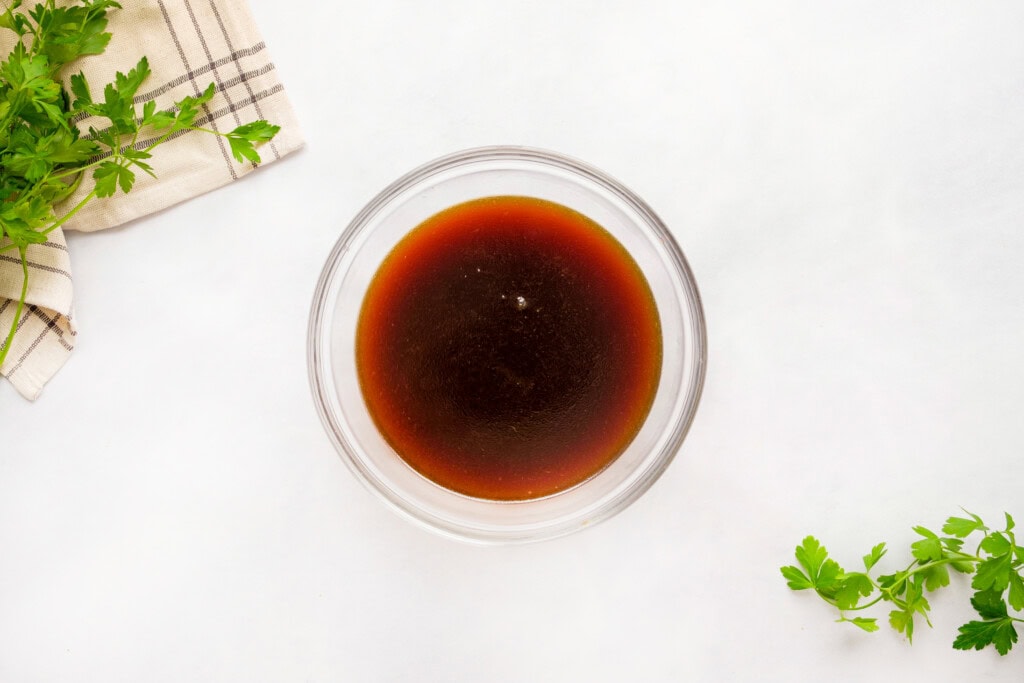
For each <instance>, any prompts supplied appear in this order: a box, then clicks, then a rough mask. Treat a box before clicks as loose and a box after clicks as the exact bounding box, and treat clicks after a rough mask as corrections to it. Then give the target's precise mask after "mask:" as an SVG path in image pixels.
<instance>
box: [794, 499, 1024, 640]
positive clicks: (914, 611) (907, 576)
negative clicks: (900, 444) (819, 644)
mask: <svg viewBox="0 0 1024 683" xmlns="http://www.w3.org/2000/svg"><path fill="white" fill-rule="evenodd" d="M964 512H965V514H967V517H950V518H949V519H947V520H946V523H945V524H944V525H943V527H942V534H944V535H939V534H937V533H935V532H934V531H932V530H930V529H927V528H925V527H923V526H916V527H914V528H913V530H914V533H916V534H917V535H918V536H920V539H919V540H917V541H915V542H914V543H912V544H911V546H910V553H911V555H912V556H913V558H914V560H913V561H912V562H911V563H910V564H908V565H907V566H906V567H905V568H904V569H902V570H900V571H897V572H895V573H892V574H885V575H880V576H878V577H872V576H871V571H872V569H873V568H874V567H875V565H876V564H877V563H878V561H879V560H881V559H882V557H883V556H884V555H885V553H886V548H885V544H884V543H879V544H878V545H876V546H875V547H874V548H872V549H871V552H869V553H868V554H867V555H865V556H864V557H863V560H862V561H863V564H864V571H846V570H845V569H843V568H842V567H840V566H839V564H838V563H837V562H836V561H835V560H833V559H831V558H830V557H829V556H828V551H826V550H825V547H824V546H823V545H821V543H820V542H819V541H818V539H816V538H814V537H813V536H808V537H807V538H805V539H804V540H803V542H802V543H801V544H800V545H798V546H797V548H796V560H797V563H798V565H799V566H788V567H782V568H781V569H782V575H783V576H784V577H785V579H786V583H787V585H788V586H789V587H790V588H792V589H793V590H797V591H799V590H808V589H810V590H814V592H815V593H817V595H818V596H819V597H820V598H821V599H822V600H824V601H825V602H827V603H828V604H830V605H832V606H833V607H835V608H836V609H837V610H838V612H839V619H838V620H837V621H840V622H846V623H850V624H853V625H854V626H857V627H859V628H861V629H864V630H865V631H877V630H878V629H879V626H878V623H877V619H876V618H874V617H861V616H856V613H858V612H860V611H861V610H865V609H868V608H870V607H872V606H874V605H876V604H878V603H880V602H887V603H891V604H892V606H893V609H892V611H890V612H889V625H890V626H892V627H893V628H894V629H896V630H897V631H898V632H900V633H902V634H904V635H905V636H906V637H907V640H908V641H911V642H912V641H913V637H914V624H915V620H916V619H918V618H920V619H923V620H924V621H925V623H927V624H928V626H931V621H930V620H929V618H928V615H929V611H930V610H931V606H930V605H929V604H928V599H927V597H926V596H927V594H929V593H931V592H932V591H935V590H938V589H939V588H942V587H944V586H948V585H949V583H950V570H952V571H954V572H959V573H962V574H973V578H972V579H971V587H972V588H973V589H974V595H973V597H972V598H971V605H972V606H973V607H974V609H975V611H976V612H977V613H978V617H979V618H978V619H976V620H972V621H969V622H968V623H966V624H964V625H963V626H961V627H960V629H959V635H958V636H957V638H956V640H954V641H953V647H954V648H956V649H958V650H970V649H975V650H981V649H983V648H985V647H987V646H992V647H994V648H995V649H996V650H997V651H998V652H999V654H1001V655H1005V654H1006V653H1007V652H1009V651H1010V648H1012V647H1013V644H1014V643H1016V642H1017V627H1016V624H1024V614H1021V611H1022V610H1024V577H1022V571H1024V546H1021V545H1018V543H1017V540H1016V537H1015V536H1014V531H1013V530H1014V526H1015V525H1014V521H1013V518H1012V517H1011V516H1010V515H1009V514H1007V515H1006V525H1005V527H1004V528H1003V529H1002V530H999V531H993V530H991V529H989V527H988V526H986V525H985V523H984V522H983V521H982V520H981V518H980V517H978V516H977V515H975V514H973V513H970V512H967V511H966V510H965V511H964ZM977 534H980V535H981V539H980V541H978V543H977V546H976V547H975V548H974V549H973V550H965V547H964V546H965V544H966V542H967V539H968V538H969V537H971V536H973V535H977Z"/></svg>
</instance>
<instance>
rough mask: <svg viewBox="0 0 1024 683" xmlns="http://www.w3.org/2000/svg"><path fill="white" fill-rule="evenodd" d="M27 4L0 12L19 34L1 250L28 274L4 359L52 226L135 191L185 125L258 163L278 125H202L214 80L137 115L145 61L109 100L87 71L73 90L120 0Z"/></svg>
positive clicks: (0, 79)
mask: <svg viewBox="0 0 1024 683" xmlns="http://www.w3.org/2000/svg"><path fill="white" fill-rule="evenodd" d="M21 4H22V2H21V0H14V2H13V3H12V5H11V6H10V7H9V8H8V9H6V10H4V11H3V12H2V13H0V29H6V30H9V31H13V32H14V33H15V34H16V35H17V42H16V43H15V45H14V48H13V49H12V50H11V53H10V54H9V55H8V56H7V59H6V60H5V61H4V62H2V63H0V238H7V240H8V241H9V243H8V244H6V245H5V246H3V247H0V252H2V251H6V250H9V249H15V250H17V252H18V254H19V256H20V259H21V270H22V288H21V298H20V299H19V300H18V305H17V309H16V310H15V314H14V321H13V323H12V324H11V329H10V331H9V332H8V333H7V335H6V340H4V341H3V342H2V343H0V364H2V363H3V361H4V358H5V357H6V356H7V351H8V349H10V347H11V341H12V340H13V339H14V335H15V333H16V332H17V329H18V321H19V319H20V318H21V312H22V309H23V307H24V305H25V295H26V292H27V291H28V264H27V262H26V260H25V251H26V249H27V248H28V246H29V245H30V244H40V243H43V242H46V240H47V235H48V234H49V233H50V232H52V231H53V230H55V229H56V228H58V227H60V226H61V225H63V224H64V223H65V222H66V221H67V220H69V219H70V218H71V217H72V216H74V215H75V214H76V213H78V212H79V211H80V210H81V209H82V207H84V206H85V205H86V204H88V203H89V202H90V201H92V200H93V199H95V198H97V197H111V196H113V195H115V194H116V193H117V192H118V190H120V191H121V192H130V191H131V189H132V185H134V183H135V174H136V172H137V171H142V172H143V173H147V174H149V175H151V176H154V177H155V175H154V170H153V167H152V166H151V165H150V163H149V159H150V158H151V157H152V155H153V150H154V149H155V148H157V147H159V146H160V145H161V144H163V143H164V142H166V141H167V140H168V139H170V138H171V136H172V135H174V134H175V133H178V132H179V131H186V130H187V131H201V132H205V133H210V134H214V135H220V136H223V137H225V138H227V141H228V144H229V145H230V147H231V153H232V155H233V156H234V158H235V159H236V160H237V161H238V162H239V163H244V162H246V161H249V162H252V163H259V161H260V156H259V154H258V153H257V151H256V145H258V144H259V143H262V142H266V141H268V140H270V139H271V138H273V137H274V135H276V134H277V132H278V130H279V128H278V126H274V125H271V124H269V123H267V122H266V121H254V122H252V123H247V124H245V125H242V126H239V127H238V128H236V129H234V130H233V131H231V132H229V133H220V132H218V131H213V130H208V129H205V128H201V127H199V126H196V125H195V121H196V119H197V117H198V116H199V113H200V110H201V108H202V106H203V105H204V104H206V103H207V102H209V101H210V99H211V98H212V97H213V95H214V92H215V91H214V87H213V84H212V83H211V84H210V86H209V87H208V88H207V89H206V90H205V91H204V92H202V93H200V94H197V95H196V96H194V97H186V98H184V99H182V100H181V101H180V102H177V103H176V104H175V106H174V107H173V108H171V109H168V110H166V111H157V109H156V104H155V102H153V101H152V100H150V101H148V102H146V103H145V105H144V106H143V108H142V113H141V115H140V114H139V112H138V111H137V110H136V107H135V102H134V98H135V96H136V93H137V92H138V91H139V87H140V86H141V85H142V84H143V82H145V80H146V78H147V77H148V76H149V73H150V71H149V62H148V61H147V60H146V58H145V57H143V58H142V59H140V60H139V63H138V64H137V65H136V66H135V68H133V69H132V70H131V71H129V72H128V73H127V74H122V73H118V74H117V75H116V77H115V79H114V82H113V83H108V84H107V85H106V86H105V87H104V88H103V91H102V92H103V96H102V98H97V99H93V95H92V91H91V90H90V88H89V84H88V83H87V82H86V79H85V76H84V75H83V74H81V73H78V74H75V75H72V76H71V79H70V84H71V92H70V93H69V92H68V91H67V90H66V89H65V88H64V85H63V77H62V71H63V70H64V68H65V67H66V66H67V65H68V64H69V63H70V62H73V61H74V60H76V59H78V58H79V57H83V56H86V55H98V54H101V53H102V52H103V51H104V49H105V48H106V46H107V43H109V42H110V33H108V32H106V27H107V12H108V11H109V10H111V9H115V8H120V5H118V4H117V3H116V2H114V1H113V0H77V2H76V3H74V4H72V5H71V6H68V7H57V6H56V2H55V0H46V2H45V3H42V4H37V5H36V6H35V7H34V8H32V9H31V10H28V12H27V13H24V12H20V11H17V10H18V8H19V7H20V6H21ZM85 116H92V117H99V118H102V119H107V120H108V121H109V125H108V126H104V127H103V128H101V129H97V128H89V131H88V135H86V136H82V135H81V133H80V131H79V130H78V128H77V126H76V125H75V121H76V120H77V119H79V118H83V117H85ZM89 179H91V182H92V188H91V190H90V191H89V192H88V193H87V194H86V195H85V196H84V197H83V198H82V200H81V201H79V202H78V203H77V204H75V205H74V206H73V207H71V208H70V209H68V210H67V211H65V212H63V213H61V214H59V215H58V212H57V210H56V208H55V207H56V205H58V204H59V203H60V202H62V201H63V200H65V199H67V198H68V197H70V196H71V195H72V194H73V193H74V192H75V190H77V189H78V187H79V185H80V184H81V183H83V182H86V183H88V182H90V180H89Z"/></svg>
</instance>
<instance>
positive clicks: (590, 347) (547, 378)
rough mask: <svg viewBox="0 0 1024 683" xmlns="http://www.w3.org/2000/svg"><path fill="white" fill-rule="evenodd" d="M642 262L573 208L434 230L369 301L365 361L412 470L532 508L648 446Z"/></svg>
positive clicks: (419, 231)
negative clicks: (641, 444) (642, 438)
mask: <svg viewBox="0 0 1024 683" xmlns="http://www.w3.org/2000/svg"><path fill="white" fill-rule="evenodd" d="M661 357H662V348H661V325H660V321H659V318H658V311H657V308H656V307H655V304H654V298H653V296H652V294H651V290H650V287H649V286H648V284H647V281H646V280H645V279H644V276H643V274H642V273H641V272H640V269H639V267H638V266H637V265H636V262H635V261H633V259H632V257H630V256H629V254H628V253H627V252H626V250H625V249H624V248H623V247H622V246H621V245H620V244H619V243H618V242H617V241H616V240H615V238H613V237H612V236H611V235H610V234H609V233H608V232H606V231H605V230H604V229H603V228H601V227H600V226H598V225H597V224H596V223H594V222H593V221H591V220H590V219H588V218H586V217H584V216H583V215H581V214H579V213H577V212H575V211H573V210H571V209H568V208H566V207H564V206H561V205H559V204H554V203H551V202H547V201H544V200H540V199H534V198H530V197H488V198H485V199H478V200H474V201H471V202H467V203H465V204H459V205H457V206H453V207H451V208H449V209H447V210H445V211H442V212H441V213H439V214H437V215H436V216H433V217H432V218H429V219H428V220H426V221H425V222H423V223H422V224H421V225H419V226H418V227H416V228H415V229H414V230H413V231H412V232H410V233H409V234H408V235H407V236H406V237H405V238H403V239H402V241H401V242H399V244H398V245H397V246H396V247H395V248H394V250H392V252H391V253H390V254H389V255H388V256H387V258H386V259H385V260H384V263H383V264H382V265H381V267H380V270H378V272H377V274H376V275H375V277H374V279H373V281H372V283H371V284H370V287H369V289H368V291H367V293H366V298H365V299H364V301H363V307H362V311H361V312H360V317H359V324H358V329H357V333H356V363H357V367H358V372H359V382H360V385H361V387H362V391H363V396H364V398H365V401H366V404H367V407H368V408H369V411H370V414H371V416H372V417H373V419H374V421H375V423H376V425H377V428H378V429H379V431H380V433H381V434H382V435H383V436H384V438H385V439H386V440H387V442H388V443H389V444H390V445H391V447H392V448H394V450H395V451H396V452H397V453H398V454H399V456H401V457H402V459H404V460H405V461H406V462H407V463H408V464H409V465H410V466H411V467H413V468H414V469H415V470H417V471H418V472H420V473H421V474H422V475H423V476H425V477H427V478H428V479H431V480H433V481H434V482H436V483H437V484H440V485H441V486H443V487H446V488H448V489H451V490H453V491H457V492H459V493H463V494H466V495H469V496H474V497H478V498H487V499H494V500H523V499H528V498H537V497H541V496H545V495H548V494H552V493H555V492H557V491H561V490H564V489H567V488H569V487H572V486H574V485H575V484H578V483H580V482H582V481H584V480H586V479H587V478H589V477H591V476H592V475H594V474H596V473H597V472H599V471H600V470H601V469H603V468H604V467H605V466H606V465H608V464H609V463H610V462H611V461H613V460H614V459H615V458H616V457H617V456H618V455H619V454H621V453H622V451H623V450H625V448H626V446H627V445H628V444H629V442H630V441H632V440H633V438H634V437H635V436H636V433H637V431H639V429H640V426H641V425H642V424H643V421H644V419H645V418H646V416H647V412H648V411H649V410H650V407H651V403H652V401H653V400H654V394H655V391H656V390H657V387H658V379H659V375H660V373H661Z"/></svg>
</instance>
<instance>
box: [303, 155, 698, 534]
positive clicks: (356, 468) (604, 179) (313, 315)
mask: <svg viewBox="0 0 1024 683" xmlns="http://www.w3.org/2000/svg"><path fill="white" fill-rule="evenodd" d="M500 161H510V162H515V161H520V162H522V161H525V162H532V163H536V164H539V165H541V166H549V167H553V168H556V169H560V170H562V171H568V172H569V173H570V174H571V175H575V176H581V177H582V178H584V179H586V180H589V181H590V182H592V183H595V184H597V185H598V186H601V187H602V188H604V189H605V190H608V191H611V192H612V193H613V194H614V195H616V196H618V197H619V199H621V200H623V201H625V202H626V204H628V205H629V207H630V208H631V209H633V210H634V211H636V212H637V213H638V214H639V216H640V218H641V219H642V221H641V222H642V226H640V227H641V228H642V229H644V230H649V231H651V232H652V233H653V235H654V236H656V237H657V238H658V239H659V240H660V241H661V242H662V243H663V245H664V246H665V248H666V251H667V252H668V254H669V256H670V258H671V261H672V265H673V266H674V267H675V268H676V270H677V271H678V275H679V276H680V278H681V280H682V281H683V284H684V287H683V288H682V291H678V292H677V296H678V297H679V299H680V301H681V303H685V304H687V308H688V311H689V314H690V318H691V319H690V321H689V322H690V325H691V327H692V330H691V332H692V335H693V348H692V349H691V351H692V352H694V353H695V358H694V359H693V363H694V368H695V369H694V372H693V373H691V374H692V375H693V376H692V378H684V383H683V386H684V388H685V389H687V390H688V391H689V399H688V400H687V401H686V404H685V406H684V407H683V410H682V412H681V413H680V415H679V416H678V417H677V418H676V419H675V420H674V422H673V423H672V424H671V425H670V426H671V427H672V429H671V432H672V433H671V436H670V438H669V440H668V442H667V444H666V446H665V447H663V448H662V449H661V451H660V456H659V458H658V460H657V462H656V463H655V464H654V466H652V467H650V468H648V470H647V471H646V472H645V473H644V476H642V477H640V478H638V479H637V480H636V481H633V482H632V483H631V484H630V486H629V487H628V488H626V489H625V490H623V491H620V492H618V493H617V494H616V495H615V496H614V497H611V498H610V499H609V500H607V501H605V502H604V504H603V505H602V507H601V509H600V510H599V512H598V513H597V514H592V515H590V516H588V517H587V518H586V521H585V522H584V523H580V520H578V519H575V518H569V519H565V520H562V521H560V522H557V520H556V522H557V523H553V524H550V525H548V526H545V527H543V528H540V529H537V530H535V531H534V532H533V533H531V534H526V535H523V534H521V533H515V534H513V533H509V534H504V535H503V534H501V533H500V531H499V532H494V531H491V532H488V533H486V534H483V533H474V529H472V528H471V527H469V526H465V525H464V526H460V525H458V524H452V523H451V522H447V521H444V520H440V519H438V518H436V517H435V516H434V515H432V514H430V513H426V512H424V511H423V510H421V509H418V508H416V507H414V506H411V505H410V504H409V502H408V501H407V500H404V499H395V497H394V495H393V494H392V493H391V492H389V491H387V490H385V489H383V488H382V487H381V486H380V485H378V484H377V483H376V481H375V478H374V477H373V476H371V475H370V474H369V472H368V471H366V470H365V469H364V468H365V465H363V463H362V462H361V458H362V456H361V455H360V454H359V453H358V452H356V451H357V450H358V449H357V448H356V447H354V446H353V445H352V444H350V443H348V440H347V439H346V438H345V437H344V435H343V434H342V430H341V429H340V428H339V426H338V424H337V423H339V422H340V421H341V420H342V417H341V416H338V415H335V414H334V413H333V411H331V410H330V401H329V399H328V397H327V393H326V392H327V391H330V390H333V384H334V382H333V378H332V377H328V376H326V375H325V373H324V371H325V369H326V367H327V366H326V365H325V363H324V362H323V361H322V358H323V356H324V354H325V353H329V350H325V349H324V348H323V347H324V338H325V335H326V336H327V337H328V338H329V331H328V330H326V329H325V328H324V325H325V323H326V322H328V318H330V317H331V316H330V315H329V310H328V309H329V303H330V302H328V300H327V294H328V291H329V289H330V288H331V284H332V282H333V281H334V278H335V276H336V275H337V273H338V269H339V266H340V265H341V262H342V260H343V257H344V255H345V253H346V252H347V251H348V248H349V247H350V246H351V244H352V242H353V241H354V239H355V238H356V237H357V236H358V235H359V234H360V232H361V231H362V230H363V229H364V228H365V227H366V225H367V223H369V222H370V221H371V220H372V219H373V218H374V217H375V216H376V215H377V214H378V213H379V212H380V211H381V210H382V209H383V208H385V207H386V206H387V205H388V203H389V202H391V201H393V200H394V199H396V198H397V197H399V196H401V195H402V193H404V192H406V191H407V190H410V189H411V188H414V187H415V186H416V185H417V184H419V183H422V182H424V181H426V180H427V179H429V178H431V177H432V176H434V175H437V174H439V173H442V172H444V171H447V170H449V169H453V168H457V167H460V166H464V165H467V164H472V163H485V162H500ZM410 227H413V226H410ZM307 371H308V376H309V382H310V388H311V390H312V393H313V399H314V403H315V404H316V408H317V412H318V414H319V416H320V420H321V422H322V423H323V426H324V428H325V430H326V431H327V433H328V436H329V438H330V440H331V442H332V443H333V445H334V446H335V450H336V451H337V452H338V455H339V456H340V457H341V459H342V460H343V461H344V462H345V464H346V465H347V466H348V468H349V469H350V470H351V471H352V472H353V474H354V475H355V476H356V478H357V479H358V480H359V481H360V482H361V484H362V485H363V486H364V487H365V488H367V489H368V490H369V491H370V492H371V493H372V494H373V495H374V496H375V497H377V498H378V499H380V500H382V501H384V502H385V503H386V504H387V505H388V507H390V508H391V509H392V510H394V511H395V512H397V513H399V515H400V516H402V517H405V518H406V519H408V520H410V521H412V522H413V523H415V524H417V525H418V526H421V527H423V528H426V529H428V530H430V531H433V532H435V533H440V534H441V535H443V536H447V537H450V538H455V539H458V540H462V541H469V542H475V543H482V544H507V543H523V542H532V541H539V540H546V539H550V538H555V537H558V536H563V535H566V534H569V533H572V532H574V531H578V530H581V529H583V528H586V527H590V526H593V525H595V524H596V523H598V522H600V521H603V520H605V519H608V518H609V517H612V516H613V515H615V514H617V513H618V512H620V511H621V510H623V509H625V508H626V507H628V506H629V505H631V504H632V503H633V502H635V501H636V500H637V499H638V498H639V497H640V496H641V495H642V494H643V493H644V492H646V491H647V490H648V489H649V488H650V487H651V486H652V485H653V484H654V482H655V481H657V480H658V479H659V478H660V477H661V475H662V474H663V473H664V471H665V469H667V467H668V466H669V464H671V462H672V461H673V460H674V459H675V456H676V454H677V453H678V451H679V449H680V447H681V446H682V444H683V442H684V440H685V438H686V435H687V433H688V432H689V430H690V427H691V426H692V424H693V420H694V418H695V416H696V413H697V408H698V406H699V404H700V399H701V395H702V393H703V388H704V382H705V376H706V373H707V326H706V320H705V316H704V309H703V305H702V302H701V297H700V292H699V290H698V288H697V283H696V279H695V278H694V275H693V272H692V270H691V268H690V266H689V263H688V262H687V260H686V257H685V255H684V254H683V251H682V249H681V248H680V247H679V244H678V242H677V241H676V239H675V236H674V235H673V234H672V232H671V231H669V229H668V228H667V227H666V225H665V224H664V223H663V222H662V220H661V219H660V218H659V217H658V216H657V214H655V212H654V211H653V209H651V208H650V206H648V204H647V203H646V202H645V201H644V200H643V199H641V198H640V197H639V196H638V195H637V194H636V193H634V192H633V191H632V190H630V189H629V188H627V187H626V186H625V185H623V184H622V183H621V182H619V181H618V180H616V179H615V178H613V177H611V176H609V175H608V174H606V173H604V172H603V171H601V170H599V169H597V168H595V167H593V166H591V165H589V164H587V163H585V162H582V161H580V160H578V159H575V158H572V157H569V156H566V155H564V154H561V153H558V152H553V151H550V150H546V149H539V148H534V147H524V146H516V145H493V146H485V147H475V148H471V149H466V150H462V151H458V152H454V153H451V154H447V155H444V156H441V157H438V158H436V159H434V160H432V161H429V162H427V163H425V164H423V165H421V166H419V167H416V168H414V169H413V170H411V171H409V172H407V173H405V174H403V175H402V176H401V177H399V178H398V179H397V180H395V181H394V182H392V183H390V184H389V185H388V186H387V187H385V188H384V189H383V190H381V191H380V192H378V193H377V194H376V195H375V196H374V197H373V198H372V199H371V200H370V201H369V202H368V203H367V204H366V205H365V206H364V207H363V208H362V209H361V210H360V211H359V212H358V213H357V214H356V215H355V216H354V217H353V218H352V220H351V221H350V222H349V223H348V225H347V226H346V227H345V229H344V230H343V231H342V233H341V235H340V236H339V237H338V239H337V241H336V242H335V244H334V247H333V248H332V249H331V252H330V254H329V255H328V257H327V259H326V260H325V262H324V266H323V270H322V271H321V274H320V277H319V278H318V280H317V284H316V288H315V290H314V294H313V302H312V306H311V309H310V314H309V322H308V329H307ZM665 429H666V431H669V425H667V426H666V428H665ZM595 476H596V475H595ZM569 490H571V489H569ZM450 493H451V494H452V495H454V496H462V494H459V493H457V492H454V491H452V492H450ZM553 495H555V496H558V495H560V494H558V493H556V494H553ZM532 500H533V499H528V500H524V501H502V502H501V504H511V505H516V504H529V503H530V502H531V501H532ZM538 500H543V499H538ZM488 502H499V501H488Z"/></svg>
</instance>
